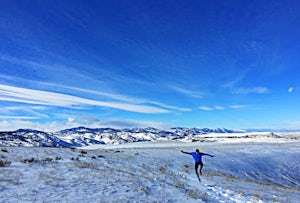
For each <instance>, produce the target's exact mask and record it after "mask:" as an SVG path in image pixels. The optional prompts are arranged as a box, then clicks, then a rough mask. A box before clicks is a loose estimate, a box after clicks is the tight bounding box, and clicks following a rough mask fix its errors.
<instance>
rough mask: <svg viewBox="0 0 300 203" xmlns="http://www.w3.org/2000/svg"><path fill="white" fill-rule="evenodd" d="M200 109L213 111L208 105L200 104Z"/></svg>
mask: <svg viewBox="0 0 300 203" xmlns="http://www.w3.org/2000/svg"><path fill="white" fill-rule="evenodd" d="M199 109H201V110H203V111H212V110H213V108H210V107H208V106H200V107H199Z"/></svg>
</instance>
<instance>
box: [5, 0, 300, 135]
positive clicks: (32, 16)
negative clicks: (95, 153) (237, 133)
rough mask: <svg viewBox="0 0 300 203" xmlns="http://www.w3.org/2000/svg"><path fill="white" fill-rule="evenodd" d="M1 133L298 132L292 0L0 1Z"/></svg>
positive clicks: (298, 24)
mask: <svg viewBox="0 0 300 203" xmlns="http://www.w3.org/2000/svg"><path fill="white" fill-rule="evenodd" d="M0 4H1V6H0V106H1V108H0V129H1V130H12V129H18V128H36V129H44V130H51V131H55V130H58V129H63V128H68V127H74V126H79V125H84V126H87V127H115V128H126V127H129V128H132V127H148V126H151V127H156V128H160V129H164V128H169V127H175V126H177V127H178V126H180V127H210V128H216V127H225V128H233V129H245V128H274V129H279V128H280V129H281V128H286V129H300V102H299V101H300V67H299V65H300V57H299V53H300V38H299V36H300V13H299V9H300V2H299V1H260V0H259V1H238V0H237V1H196V0H194V1H191V0H182V1H177V0H175V1H143V0H130V1H122V0H118V1H114V0H113V1H91V0H88V1H66V0H65V1H54V0H53V1H52V0H51V1H41V0H39V1H34V0H31V1H15V0H9V1H8V0H1V1H0Z"/></svg>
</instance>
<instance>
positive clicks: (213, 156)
mask: <svg viewBox="0 0 300 203" xmlns="http://www.w3.org/2000/svg"><path fill="white" fill-rule="evenodd" d="M202 154H203V155H206V156H210V157H215V155H210V154H206V153H202Z"/></svg>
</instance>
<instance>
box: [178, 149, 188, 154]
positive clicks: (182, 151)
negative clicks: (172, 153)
mask: <svg viewBox="0 0 300 203" xmlns="http://www.w3.org/2000/svg"><path fill="white" fill-rule="evenodd" d="M180 151H181V152H182V153H184V154H190V153H189V152H184V151H182V150H180Z"/></svg>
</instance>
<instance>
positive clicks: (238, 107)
mask: <svg viewBox="0 0 300 203" xmlns="http://www.w3.org/2000/svg"><path fill="white" fill-rule="evenodd" d="M246 107H247V106H245V105H231V106H229V108H231V109H243V108H246Z"/></svg>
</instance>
